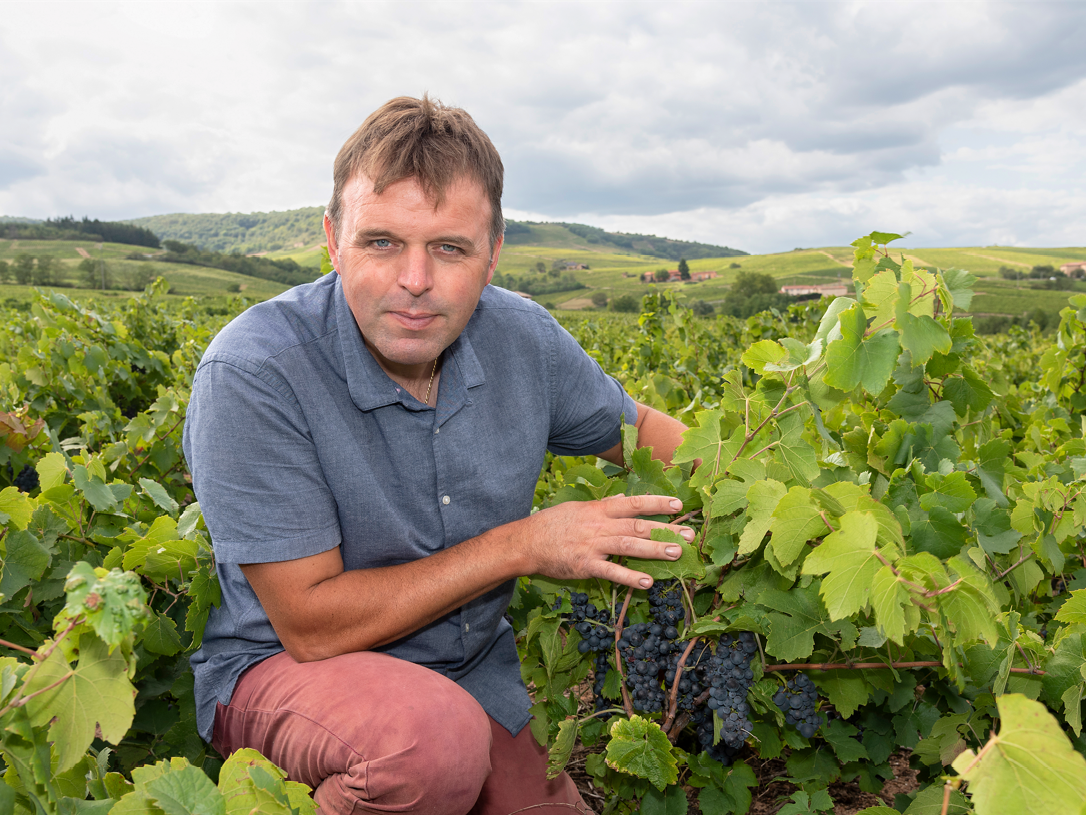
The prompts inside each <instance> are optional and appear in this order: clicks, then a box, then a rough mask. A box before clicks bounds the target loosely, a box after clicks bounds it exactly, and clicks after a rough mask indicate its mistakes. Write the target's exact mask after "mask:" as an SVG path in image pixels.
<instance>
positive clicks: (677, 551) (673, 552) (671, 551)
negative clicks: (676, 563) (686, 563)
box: [664, 546, 683, 557]
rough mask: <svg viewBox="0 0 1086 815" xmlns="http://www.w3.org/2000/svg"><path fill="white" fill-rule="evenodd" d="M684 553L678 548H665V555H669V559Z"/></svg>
mask: <svg viewBox="0 0 1086 815" xmlns="http://www.w3.org/2000/svg"><path fill="white" fill-rule="evenodd" d="M682 553H683V550H682V549H680V548H679V547H678V546H665V547H664V554H665V555H667V556H668V557H678V556H679V555H681V554H682Z"/></svg>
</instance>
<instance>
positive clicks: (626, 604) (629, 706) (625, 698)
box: [615, 586, 634, 719]
mask: <svg viewBox="0 0 1086 815" xmlns="http://www.w3.org/2000/svg"><path fill="white" fill-rule="evenodd" d="M632 598H633V586H630V587H629V588H628V589H626V599H625V600H623V601H622V611H620V612H619V615H618V619H617V620H615V667H616V668H618V675H619V676H620V677H621V678H622V708H623V710H625V711H626V718H628V719H632V718H633V715H634V710H633V700H631V699H630V691H629V690H628V689H627V688H626V672H625V671H624V670H622V654H621V653H619V650H618V641H619V639H620V638H621V637H622V628H623V626H624V621H625V619H626V611H627V610H628V609H629V608H630V600H631V599H632Z"/></svg>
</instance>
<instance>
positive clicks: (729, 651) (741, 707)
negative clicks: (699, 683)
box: [699, 631, 758, 758]
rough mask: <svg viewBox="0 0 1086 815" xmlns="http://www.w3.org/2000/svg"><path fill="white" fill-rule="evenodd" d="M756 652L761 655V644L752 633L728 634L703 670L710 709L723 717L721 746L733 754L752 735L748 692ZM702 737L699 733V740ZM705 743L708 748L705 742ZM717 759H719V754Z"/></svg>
mask: <svg viewBox="0 0 1086 815" xmlns="http://www.w3.org/2000/svg"><path fill="white" fill-rule="evenodd" d="M756 653H758V643H757V641H756V640H755V639H754V635H753V634H751V633H750V632H749V631H743V632H741V633H739V634H736V635H735V636H732V635H730V634H724V635H723V636H721V638H720V641H719V642H718V643H717V646H716V651H715V652H714V653H713V655H712V656H711V657H709V659H708V660H707V662H706V665H705V667H704V669H703V671H702V677H703V681H704V682H705V684H707V685H708V686H709V699H708V701H707V703H706V706H707V707H708V709H709V711H711V712H712V711H715V712H716V715H717V716H718V717H719V718H720V744H721V745H724V746H725V747H727V748H728V749H729V750H731V751H733V754H734V752H735V751H738V750H739V749H740V748H741V747H742V746H743V743H744V742H745V741H746V740H747V736H748V735H749V734H750V727H751V725H750V719H749V718H748V715H749V713H750V705H748V704H747V691H748V690H750V686H751V684H752V683H753V682H754V671H753V670H752V669H751V667H750V663H751V660H752V659H753V658H754V655H755V654H756ZM708 718H709V725H710V727H709V731H708V732H709V745H710V746H711V745H712V735H713V732H712V716H709V717H708ZM702 738H703V736H702V734H701V733H700V732H699V740H701V739H702ZM701 743H702V746H703V747H705V742H704V740H702V742H701ZM718 746H719V745H718ZM706 749H708V748H707V747H706ZM718 752H719V751H718ZM714 758H716V756H715V755H714Z"/></svg>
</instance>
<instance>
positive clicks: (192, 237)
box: [129, 207, 324, 255]
mask: <svg viewBox="0 0 1086 815" xmlns="http://www.w3.org/2000/svg"><path fill="white" fill-rule="evenodd" d="M323 221H324V207H302V208H300V209H292V210H288V211H286V212H245V213H243V212H226V213H206V214H200V215H188V214H182V213H178V214H174V215H151V216H149V217H146V218H136V219H134V220H132V221H129V223H132V224H136V225H139V226H142V227H146V228H147V229H150V230H152V231H153V232H154V233H155V234H157V235H158V236H159V237H160V238H162V239H163V240H166V239H169V240H174V241H182V242H184V243H190V244H192V245H194V246H197V247H199V248H200V249H205V250H209V251H212V252H224V253H233V252H237V253H239V254H242V255H245V254H249V253H252V252H275V251H278V250H280V249H291V248H294V244H296V243H301V244H303V245H304V246H312V245H313V244H315V243H321V242H323V241H324V228H323V226H322V224H323Z"/></svg>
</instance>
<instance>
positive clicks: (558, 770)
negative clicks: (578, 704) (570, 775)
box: [547, 718, 579, 779]
mask: <svg viewBox="0 0 1086 815" xmlns="http://www.w3.org/2000/svg"><path fill="white" fill-rule="evenodd" d="M578 729H579V722H578V721H577V719H576V718H568V719H563V720H562V721H560V722H559V723H558V736H557V737H556V738H555V740H554V744H552V745H551V746H550V755H549V757H548V759H547V778H548V779H555V778H557V777H558V776H560V775H561V774H562V773H563V772H564V771H565V769H566V765H567V764H568V763H569V757H570V756H571V755H572V754H573V748H574V746H575V745H576V744H577V731H578Z"/></svg>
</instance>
